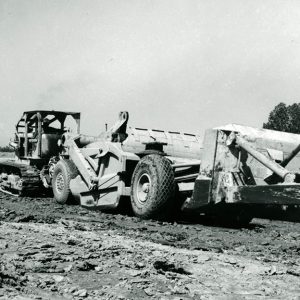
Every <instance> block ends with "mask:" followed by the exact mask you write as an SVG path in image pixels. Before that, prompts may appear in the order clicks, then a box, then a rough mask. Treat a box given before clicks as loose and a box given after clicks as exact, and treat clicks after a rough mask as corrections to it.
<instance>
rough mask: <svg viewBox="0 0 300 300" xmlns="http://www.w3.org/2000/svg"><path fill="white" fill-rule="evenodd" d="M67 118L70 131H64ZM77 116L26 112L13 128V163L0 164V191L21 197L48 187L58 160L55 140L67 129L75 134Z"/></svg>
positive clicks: (57, 148) (10, 161)
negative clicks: (70, 126) (14, 128)
mask: <svg viewBox="0 0 300 300" xmlns="http://www.w3.org/2000/svg"><path fill="white" fill-rule="evenodd" d="M68 119H72V120H73V124H72V122H71V124H72V125H73V126H72V127H73V128H67V127H66V126H65V124H66V123H69V124H70V122H68V121H70V120H68ZM79 126H80V113H76V112H61V111H26V112H24V114H23V115H22V117H21V119H20V120H19V122H18V123H17V125H16V132H15V137H14V140H13V141H12V142H10V146H11V147H13V148H14V149H15V159H14V160H2V161H0V188H1V189H2V190H3V191H7V192H11V193H14V194H19V195H22V194H24V193H28V192H31V193H40V191H41V189H42V186H43V185H44V186H45V187H47V188H48V187H50V186H51V177H52V176H51V175H52V171H53V168H54V165H55V164H56V162H57V160H58V159H59V154H60V152H61V146H60V144H59V141H61V138H62V136H63V134H64V133H66V132H68V131H70V130H71V129H73V130H75V131H76V132H77V133H79Z"/></svg>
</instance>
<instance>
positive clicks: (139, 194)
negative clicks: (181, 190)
mask: <svg viewBox="0 0 300 300" xmlns="http://www.w3.org/2000/svg"><path fill="white" fill-rule="evenodd" d="M174 194H175V183H174V171H173V169H172V167H171V164H170V162H169V160H168V159H166V158H165V157H163V156H161V155H158V154H150V155H147V156H145V157H143V158H142V159H141V160H140V161H139V162H138V164H137V165H136V167H135V170H134V172H133V175H132V179H131V206H132V210H133V212H134V214H135V215H136V216H138V217H140V218H143V219H170V218H171V217H172V216H170V214H171V213H172V202H173V200H174Z"/></svg>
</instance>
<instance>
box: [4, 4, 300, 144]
mask: <svg viewBox="0 0 300 300" xmlns="http://www.w3.org/2000/svg"><path fill="white" fill-rule="evenodd" d="M279 102H286V103H287V104H290V103H294V102H300V2H299V1H296V0H295V1H288V0H284V1H276V0H270V1H267V0H264V1H261V0H248V1H247V0H235V1H233V0H231V1H230V0H226V1H223V0H215V1H212V0H209V1H208V0H195V1H194V0H190V1H188V0H182V1H175V0H170V1H167V0H166V1H164V0H157V1H146V0H136V1H134V0H132V1H131V0H128V1H127V0H119V1H112V0H107V1H106V0H98V1H96V0H95V1H94V0H81V1H76V0H72V1H67V0H65V1H64V0H58V1H54V0H51V1H46V0H43V1H35V0H32V1H31V0H26V1H17V0H15V1H5V0H0V104H1V108H0V145H5V144H7V142H8V140H9V138H10V137H11V136H12V135H13V132H14V124H15V123H16V122H17V120H18V119H19V117H20V116H21V114H22V112H23V111H24V110H30V109H57V110H72V111H80V112H82V131H83V133H86V134H93V135H96V134H98V133H99V132H100V131H102V130H103V129H104V123H105V122H107V123H108V124H109V125H112V123H113V122H114V121H115V120H116V118H117V115H118V112H119V111H120V110H128V111H129V114H130V121H129V122H130V124H131V125H133V126H136V127H149V128H157V129H167V130H180V131H183V132H191V133H200V134H202V132H203V130H204V129H205V128H209V127H213V126H217V125H221V124H225V123H241V124H246V125H250V126H256V127H261V126H262V123H263V122H264V121H266V120H267V117H268V114H269V112H270V111H271V110H272V109H273V107H274V106H275V105H276V104H278V103H279Z"/></svg>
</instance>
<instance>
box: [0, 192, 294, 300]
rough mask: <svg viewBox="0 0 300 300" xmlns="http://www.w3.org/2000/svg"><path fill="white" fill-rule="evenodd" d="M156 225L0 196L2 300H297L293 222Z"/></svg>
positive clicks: (50, 202)
mask: <svg viewBox="0 0 300 300" xmlns="http://www.w3.org/2000/svg"><path fill="white" fill-rule="evenodd" d="M212 225H213V224H209V223H207V222H206V221H205V220H201V219H200V220H199V221H198V222H197V223H188V222H187V221H181V222H179V221H178V222H177V223H164V222H158V221H145V220H140V219H138V218H135V217H132V216H128V215H121V214H107V213H103V212H102V213H101V212H97V211H88V210H86V209H84V208H82V207H80V206H61V205H58V204H56V203H55V202H54V201H53V199H52V198H29V197H24V198H17V197H13V196H9V195H6V194H3V193H0V253H1V255H0V299H161V300H163V299H177V300H179V299H266V298H269V299H299V298H300V284H299V283H300V256H299V255H300V243H299V240H300V224H299V223H293V222H283V221H270V220H264V219H254V220H253V221H252V223H251V224H250V226H248V227H247V228H237V229H234V228H223V227H217V226H212Z"/></svg>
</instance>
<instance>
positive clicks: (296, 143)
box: [183, 124, 300, 222]
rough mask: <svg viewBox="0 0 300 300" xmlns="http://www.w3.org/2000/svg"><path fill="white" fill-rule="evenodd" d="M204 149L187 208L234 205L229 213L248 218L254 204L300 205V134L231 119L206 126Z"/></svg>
mask: <svg viewBox="0 0 300 300" xmlns="http://www.w3.org/2000/svg"><path fill="white" fill-rule="evenodd" d="M203 148H204V151H203V153H202V156H201V167H200V172H199V176H198V177H197V179H196V181H195V187H194V190H193V195H192V197H191V198H190V199H188V200H187V201H186V202H185V203H184V206H183V209H185V210H190V211H193V212H195V211H199V212H203V211H204V212H209V211H211V210H212V209H213V210H215V208H216V207H218V206H220V207H221V208H222V210H221V212H222V213H224V212H225V211H226V209H228V208H231V209H232V210H228V211H227V212H228V217H235V218H237V219H239V220H240V221H245V222H248V221H250V220H251V219H252V215H251V207H252V205H255V207H256V209H257V207H259V205H266V204H270V205H287V206H288V205H299V195H300V184H299V182H300V177H299V166H300V157H299V155H298V153H299V151H300V135H297V134H290V133H284V132H279V131H272V130H265V129H256V128H252V127H247V126H241V125H235V124H230V125H226V126H223V127H219V128H215V129H209V130H207V131H206V133H205V137H204V142H203ZM232 212H233V214H232ZM223 216H224V215H223Z"/></svg>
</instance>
